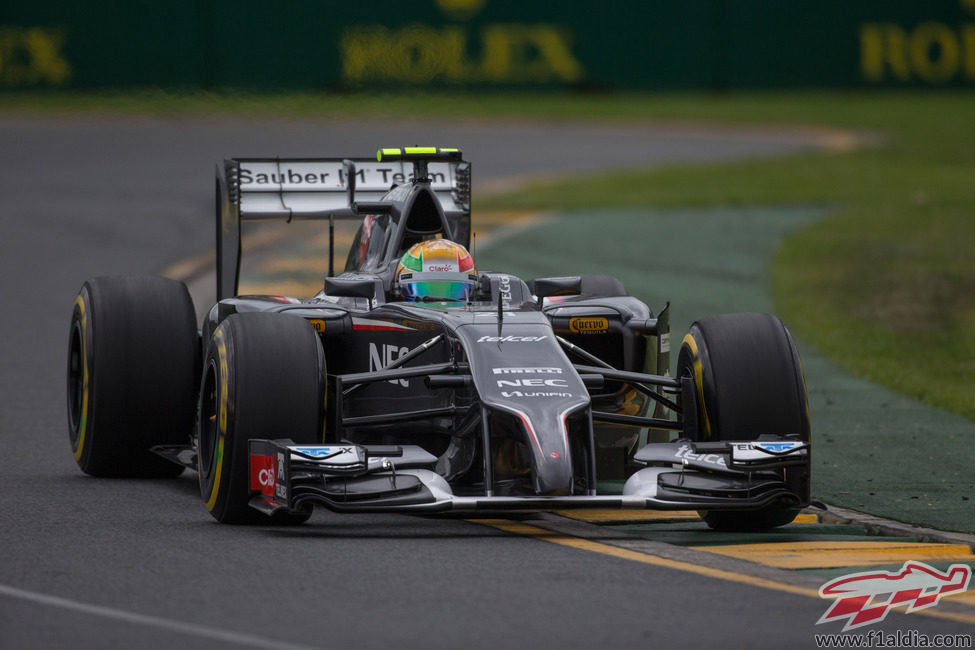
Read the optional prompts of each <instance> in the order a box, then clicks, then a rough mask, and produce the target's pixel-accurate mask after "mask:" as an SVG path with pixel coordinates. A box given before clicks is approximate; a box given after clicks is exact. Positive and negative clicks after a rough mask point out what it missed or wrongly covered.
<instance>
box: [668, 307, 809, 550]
mask: <svg viewBox="0 0 975 650" xmlns="http://www.w3.org/2000/svg"><path fill="white" fill-rule="evenodd" d="M677 372H678V377H680V378H681V380H682V383H683V385H684V390H683V391H682V397H681V401H682V402H683V407H684V421H685V435H686V436H687V437H688V438H690V439H691V440H698V441H708V440H714V441H719V440H756V439H758V437H759V436H761V435H763V434H773V435H787V434H795V435H798V437H799V439H800V440H803V441H808V440H809V406H808V401H807V397H806V382H805V379H804V378H803V374H802V366H801V364H800V361H799V353H798V351H797V350H796V346H795V343H794V341H793V340H792V336H791V335H790V333H789V330H788V329H786V327H785V325H783V324H782V321H780V320H779V319H778V318H776V317H775V316H772V315H769V314H755V313H746V314H723V315H719V316H713V317H711V318H706V319H703V320H701V321H698V322H696V323H694V324H693V325H692V326H691V329H690V331H689V332H688V334H687V335H686V336H685V337H684V340H683V342H682V344H681V350H680V355H679V357H678V360H677ZM786 482H787V484H788V485H789V487H790V489H792V490H793V491H794V492H795V493H797V494H799V495H800V496H801V497H802V498H804V499H805V500H808V495H809V471H808V466H807V467H800V468H790V469H789V470H788V473H787V476H786ZM798 512H799V508H797V507H795V506H794V505H781V504H770V505H768V506H765V507H764V508H761V509H759V510H749V511H727V510H710V511H702V512H701V516H702V518H703V519H704V521H705V522H707V524H708V525H709V526H710V527H711V528H715V529H719V530H746V531H747V530H764V529H767V528H773V527H775V526H782V525H784V524H787V523H789V522H791V521H792V520H793V519H794V518H795V516H796V514H798Z"/></svg>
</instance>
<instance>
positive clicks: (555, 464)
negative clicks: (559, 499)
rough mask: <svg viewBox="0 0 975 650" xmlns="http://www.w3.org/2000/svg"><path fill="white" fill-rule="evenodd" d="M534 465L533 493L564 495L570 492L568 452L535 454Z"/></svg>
mask: <svg viewBox="0 0 975 650" xmlns="http://www.w3.org/2000/svg"><path fill="white" fill-rule="evenodd" d="M532 464H533V465H534V466H535V467H534V470H535V471H534V480H533V483H534V488H535V494H538V495H539V496H564V495H567V494H572V462H571V459H570V458H569V454H568V453H560V454H556V455H554V456H553V455H552V454H548V455H536V456H535V458H533V459H532Z"/></svg>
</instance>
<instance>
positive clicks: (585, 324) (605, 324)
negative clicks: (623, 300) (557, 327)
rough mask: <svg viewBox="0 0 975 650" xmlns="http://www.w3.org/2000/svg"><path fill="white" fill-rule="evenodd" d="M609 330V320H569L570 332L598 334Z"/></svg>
mask: <svg viewBox="0 0 975 650" xmlns="http://www.w3.org/2000/svg"><path fill="white" fill-rule="evenodd" d="M608 330H609V319H606V318H602V317H599V318H585V317H581V316H580V317H577V318H570V319H569V331H570V332H574V333H576V334H597V333H602V332H606V331H608Z"/></svg>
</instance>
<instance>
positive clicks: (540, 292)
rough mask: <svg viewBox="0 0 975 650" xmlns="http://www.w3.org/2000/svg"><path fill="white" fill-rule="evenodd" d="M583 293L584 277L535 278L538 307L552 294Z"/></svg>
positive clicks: (572, 294)
mask: <svg viewBox="0 0 975 650" xmlns="http://www.w3.org/2000/svg"><path fill="white" fill-rule="evenodd" d="M581 293H582V278H581V277H579V276H578V275H570V276H565V277H561V278H538V279H537V280H535V297H536V298H538V308H539V309H541V308H542V302H543V301H544V300H545V298H549V297H551V296H578V295H579V294H581Z"/></svg>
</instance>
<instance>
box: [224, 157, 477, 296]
mask: <svg viewBox="0 0 975 650" xmlns="http://www.w3.org/2000/svg"><path fill="white" fill-rule="evenodd" d="M378 158H380V159H382V160H381V161H379V160H377V159H376V158H354V159H342V158H291V159H284V158H228V159H226V160H224V162H223V166H222V167H221V166H220V165H217V169H216V225H217V300H223V299H224V298H228V297H232V296H235V295H236V294H237V284H238V281H239V277H240V255H241V246H240V229H241V223H243V222H245V221H286V222H291V221H292V220H296V219H298V220H307V219H325V220H330V221H331V220H334V219H354V218H358V217H360V216H362V215H361V213H358V212H356V211H355V208H354V206H355V204H356V203H361V204H363V205H368V204H369V203H375V202H377V201H379V200H380V199H381V198H382V197H383V196H384V195H385V194H386V192H388V191H389V190H390V188H391V187H392V186H393V185H398V184H403V183H408V182H410V181H411V180H412V177H413V169H414V165H413V161H412V159H409V158H408V157H405V156H403V157H395V156H386V157H383V156H382V155H380V156H378ZM457 158H458V159H456V160H443V161H433V160H431V161H430V162H429V163H428V170H427V171H428V174H427V177H428V178H429V180H430V189H432V190H433V191H434V192H435V193H436V195H437V198H438V199H440V204H441V205H442V206H443V209H444V213H445V215H447V216H448V217H450V216H464V217H469V216H470V205H471V166H470V163H468V162H466V161H464V160H460V159H459V156H458V157H457ZM350 177H352V178H353V181H352V183H351V186H352V187H351V190H350V183H349V182H348V181H349V178H350ZM332 254H333V252H332V251H329V255H330V256H331V255H332Z"/></svg>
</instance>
